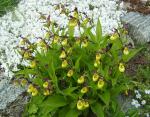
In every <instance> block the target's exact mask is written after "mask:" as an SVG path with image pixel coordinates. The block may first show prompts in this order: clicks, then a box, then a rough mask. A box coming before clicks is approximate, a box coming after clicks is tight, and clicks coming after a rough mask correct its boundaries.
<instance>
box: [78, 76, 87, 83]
mask: <svg viewBox="0 0 150 117" xmlns="http://www.w3.org/2000/svg"><path fill="white" fill-rule="evenodd" d="M77 82H78V84H83V83H84V82H85V78H84V76H81V77H80V78H78V80H77Z"/></svg>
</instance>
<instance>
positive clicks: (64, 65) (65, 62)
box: [61, 60, 68, 68]
mask: <svg viewBox="0 0 150 117" xmlns="http://www.w3.org/2000/svg"><path fill="white" fill-rule="evenodd" d="M67 66H68V62H67V60H64V61H63V62H62V64H61V67H62V68H66V67H67Z"/></svg>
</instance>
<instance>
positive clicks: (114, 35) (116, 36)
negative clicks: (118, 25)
mask: <svg viewBox="0 0 150 117" xmlns="http://www.w3.org/2000/svg"><path fill="white" fill-rule="evenodd" d="M118 38H119V35H118V33H114V34H113V35H112V36H111V37H110V40H112V41H113V40H116V39H118Z"/></svg>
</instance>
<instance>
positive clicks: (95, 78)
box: [92, 73, 99, 82]
mask: <svg viewBox="0 0 150 117" xmlns="http://www.w3.org/2000/svg"><path fill="white" fill-rule="evenodd" d="M92 78H93V81H94V82H96V81H97V80H98V79H99V75H98V74H97V73H94V75H93V77H92Z"/></svg>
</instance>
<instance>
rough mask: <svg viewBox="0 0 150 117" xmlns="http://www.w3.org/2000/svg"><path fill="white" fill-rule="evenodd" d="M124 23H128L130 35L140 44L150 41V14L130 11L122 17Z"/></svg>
mask: <svg viewBox="0 0 150 117" xmlns="http://www.w3.org/2000/svg"><path fill="white" fill-rule="evenodd" d="M121 21H122V23H123V24H127V25H128V31H129V35H130V36H131V37H132V39H133V40H134V41H135V42H137V43H140V44H143V43H146V42H150V15H143V14H140V13H138V12H129V13H127V14H126V15H125V16H123V17H121Z"/></svg>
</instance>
